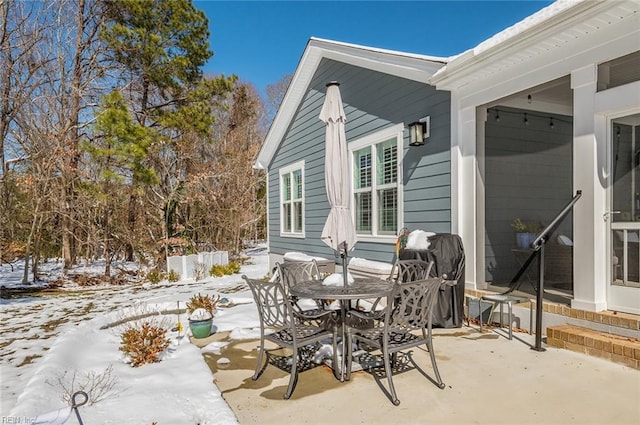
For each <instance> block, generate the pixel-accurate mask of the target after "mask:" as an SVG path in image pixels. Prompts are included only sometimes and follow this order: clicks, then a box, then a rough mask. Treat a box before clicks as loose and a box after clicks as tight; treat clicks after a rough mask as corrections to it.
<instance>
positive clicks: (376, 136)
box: [348, 124, 405, 243]
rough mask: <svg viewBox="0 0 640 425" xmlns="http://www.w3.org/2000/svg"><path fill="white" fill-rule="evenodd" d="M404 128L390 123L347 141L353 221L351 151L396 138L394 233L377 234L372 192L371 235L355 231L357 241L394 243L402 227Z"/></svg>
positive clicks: (374, 199)
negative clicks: (375, 130)
mask: <svg viewBox="0 0 640 425" xmlns="http://www.w3.org/2000/svg"><path fill="white" fill-rule="evenodd" d="M404 128H405V125H404V124H395V125H392V126H390V127H387V128H384V129H382V130H380V131H377V132H375V133H371V134H368V135H366V136H364V137H362V138H360V139H356V140H354V141H352V142H349V145H348V148H349V175H350V176H351V178H350V192H351V197H352V199H351V202H352V203H353V206H354V207H353V214H354V217H353V220H354V223H356V222H357V220H356V216H355V215H356V204H355V200H354V199H353V197H354V193H355V189H354V181H353V176H354V170H353V153H354V152H355V151H357V150H360V149H362V148H365V147H368V146H373V145H375V144H377V143H380V142H384V141H385V140H389V139H394V138H395V139H396V143H397V145H396V149H397V161H398V163H397V171H396V172H397V182H396V188H397V196H398V223H396V225H397V229H396V234H394V235H386V234H384V235H377V227H378V221H377V220H378V210H377V206H376V205H377V203H376V196H375V193H373V192H372V213H373V216H372V223H371V225H372V229H371V231H372V233H373V234H371V235H365V234H360V233H357V236H358V241H362V242H376V243H395V242H396V239H397V233H398V231H399V230H400V229H402V227H404V181H403V171H402V170H403V160H402V158H403V152H404V143H403V141H404ZM372 161H375V157H374V158H372ZM375 177H376V176H375V174H374V175H373V176H372V178H373V179H375Z"/></svg>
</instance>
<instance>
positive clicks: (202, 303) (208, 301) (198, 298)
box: [187, 293, 220, 317]
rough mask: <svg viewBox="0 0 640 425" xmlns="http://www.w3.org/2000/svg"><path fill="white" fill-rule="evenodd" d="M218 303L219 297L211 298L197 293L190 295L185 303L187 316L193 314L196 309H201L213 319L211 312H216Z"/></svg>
mask: <svg viewBox="0 0 640 425" xmlns="http://www.w3.org/2000/svg"><path fill="white" fill-rule="evenodd" d="M218 302H220V295H217V296H212V295H202V294H200V293H198V294H195V295H192V296H191V298H189V301H187V311H188V312H189V314H193V312H195V311H196V310H197V309H203V310H206V311H207V312H208V313H209V314H210V315H211V316H212V317H213V312H214V311H215V310H216V307H217V305H218Z"/></svg>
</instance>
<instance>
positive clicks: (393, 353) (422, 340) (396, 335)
mask: <svg viewBox="0 0 640 425" xmlns="http://www.w3.org/2000/svg"><path fill="white" fill-rule="evenodd" d="M443 283H445V281H444V280H443V279H441V278H429V279H422V280H417V281H413V282H406V283H402V284H396V285H395V287H394V290H393V293H392V294H391V295H390V296H389V297H388V305H387V307H385V309H384V310H383V311H381V312H379V317H380V319H381V320H382V324H381V326H378V327H374V328H370V329H354V328H351V327H349V328H348V330H347V344H348V347H347V350H352V348H353V346H354V344H355V343H358V346H359V347H361V348H363V347H369V348H370V349H372V350H380V351H381V352H382V362H383V364H384V371H385V375H386V377H387V380H388V383H389V385H388V386H389V396H390V399H391V402H392V403H393V404H394V405H396V406H397V405H399V404H400V400H399V399H398V396H397V395H396V391H395V388H394V386H393V373H394V372H396V373H398V372H400V371H404V370H407V369H409V365H408V363H409V362H410V363H412V364H413V365H414V367H418V365H417V364H416V363H415V361H414V360H413V358H412V357H411V354H410V353H408V354H407V353H403V355H404V357H403V360H405V361H399V358H398V353H401V352H406V351H407V350H409V349H411V348H415V347H419V346H421V345H424V346H425V347H426V348H427V350H428V351H429V356H430V357H431V365H432V367H433V372H434V374H435V380H434V379H432V378H431V377H429V376H428V375H427V374H426V373H425V372H424V371H422V369H420V371H421V372H422V373H423V375H425V376H426V377H427V378H428V379H429V380H430V381H432V382H433V383H434V384H435V385H437V386H438V388H440V389H443V388H444V386H445V385H444V383H443V382H442V378H441V377H440V372H439V371H438V365H437V363H436V356H435V353H434V351H433V340H432V330H431V323H432V315H433V309H434V306H435V303H436V300H437V296H438V291H440V286H441V285H442V284H443ZM349 316H352V317H365V318H369V317H370V314H363V313H361V312H358V311H350V312H348V313H347V317H349ZM347 362H348V364H347V367H346V371H347V377H348V374H349V373H350V370H351V362H352V357H351V356H350V357H349V358H347ZM367 364H369V366H367ZM361 365H363V368H365V369H367V368H368V369H369V370H370V371H371V370H373V369H374V368H377V367H379V365H380V364H379V362H370V361H366V362H365V361H363V362H361ZM380 386H381V387H383V386H382V384H380Z"/></svg>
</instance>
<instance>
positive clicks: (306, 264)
mask: <svg viewBox="0 0 640 425" xmlns="http://www.w3.org/2000/svg"><path fill="white" fill-rule="evenodd" d="M276 267H277V268H278V277H279V278H280V281H281V282H282V285H283V286H284V291H285V293H286V294H287V296H288V295H289V288H291V287H292V286H294V285H296V284H299V283H300V282H305V281H308V280H317V279H320V271H319V269H318V263H317V262H316V260H311V261H285V262H283V263H276Z"/></svg>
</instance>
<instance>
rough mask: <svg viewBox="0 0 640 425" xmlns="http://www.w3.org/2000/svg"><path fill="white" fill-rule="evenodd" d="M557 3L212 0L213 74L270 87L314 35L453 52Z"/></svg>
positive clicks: (203, 4)
mask: <svg viewBox="0 0 640 425" xmlns="http://www.w3.org/2000/svg"><path fill="white" fill-rule="evenodd" d="M551 3H552V2H551V1H478V0H476V1H409V2H403V1H338V2H336V1H277V2H276V1H212V0H209V1H207V0H194V4H195V6H196V7H197V8H198V9H201V10H203V11H204V12H205V13H206V14H207V17H208V18H209V29H210V32H211V49H212V50H213V51H214V56H213V57H212V58H211V59H210V60H209V62H208V63H207V65H206V66H205V68H204V71H205V73H206V74H214V75H217V74H221V73H223V74H225V75H231V74H236V75H238V76H239V77H240V78H241V80H243V81H245V82H251V83H253V84H254V85H255V86H256V87H257V88H258V89H259V90H260V91H262V92H263V93H264V88H265V87H266V86H267V85H268V84H271V83H274V82H276V81H278V80H279V79H280V78H281V77H282V76H283V75H285V74H287V73H290V72H294V71H295V69H296V66H297V65H298V61H299V59H300V57H301V56H302V53H303V52H304V49H305V46H306V44H307V41H308V40H309V38H310V37H319V38H326V39H330V40H336V41H341V42H346V43H353V44H361V45H365V46H372V47H379V48H384V49H391V50H400V51H405V52H410V53H420V54H425V55H431V56H443V57H447V56H451V55H455V54H458V53H462V52H463V51H465V50H467V49H470V48H472V47H474V46H476V45H477V44H479V43H480V42H482V41H484V40H485V39H487V38H489V37H491V36H492V35H494V34H496V33H498V32H500V31H502V30H503V29H505V28H507V27H509V26H511V25H513V24H515V23H516V22H519V21H520V20H522V19H524V18H525V17H527V16H529V15H531V14H533V13H535V12H537V11H538V10H540V9H542V8H544V7H546V6H547V5H549V4H551Z"/></svg>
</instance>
